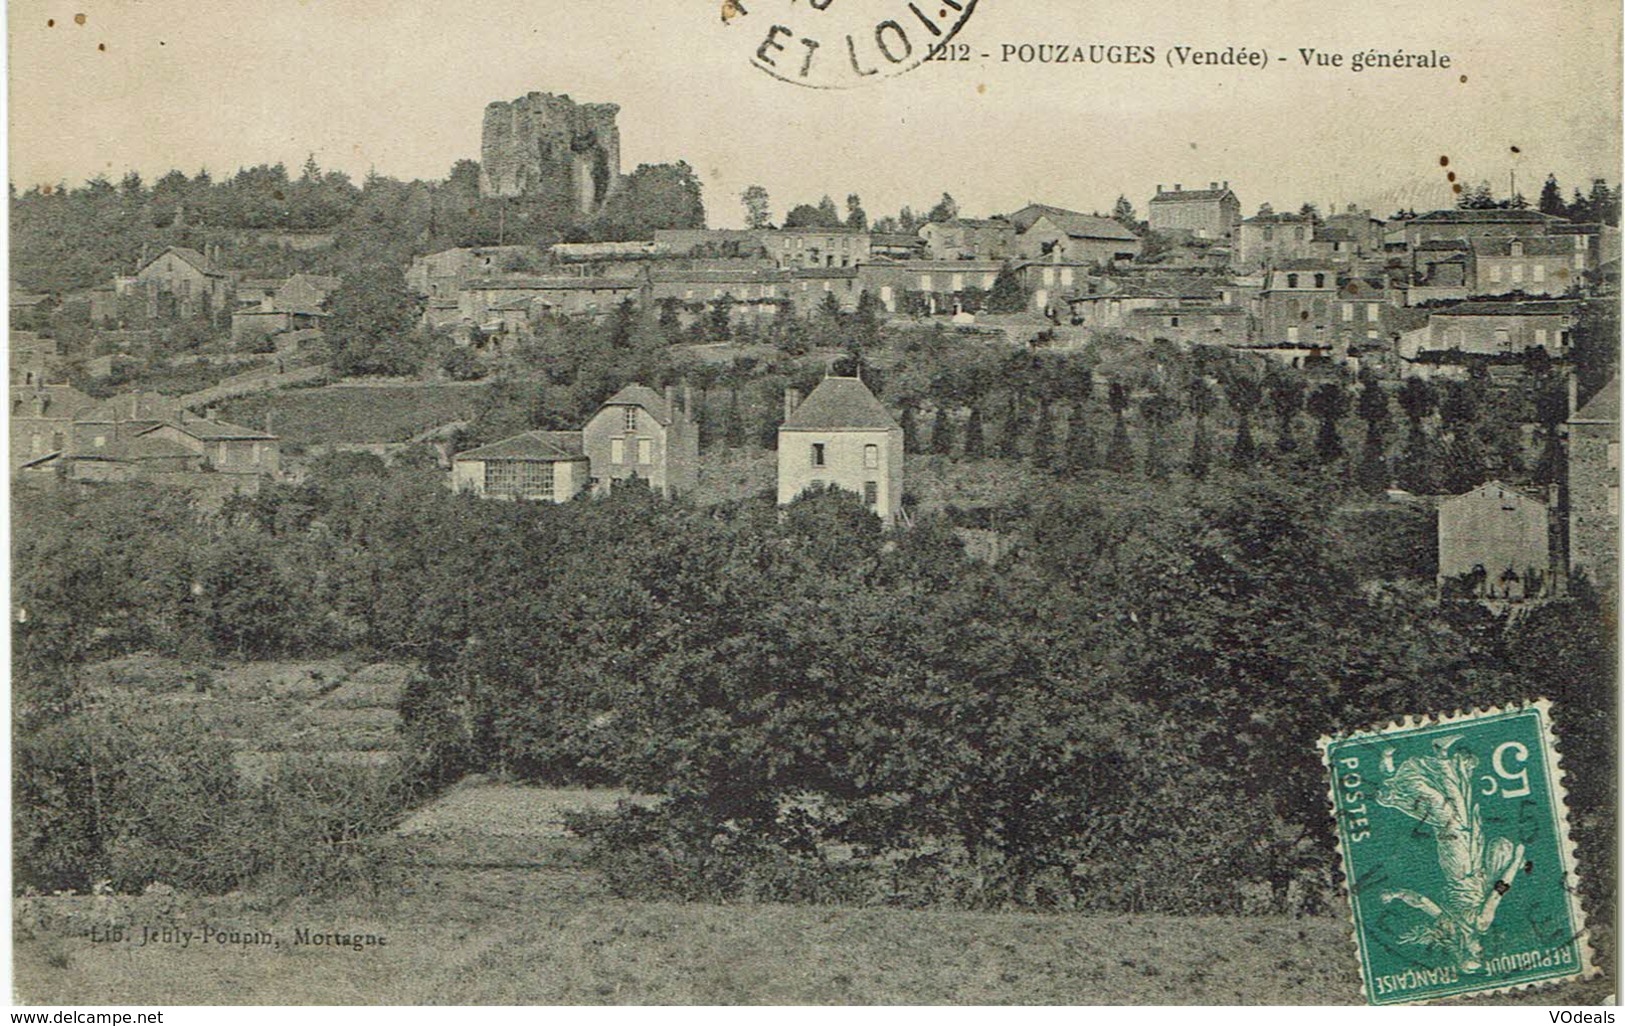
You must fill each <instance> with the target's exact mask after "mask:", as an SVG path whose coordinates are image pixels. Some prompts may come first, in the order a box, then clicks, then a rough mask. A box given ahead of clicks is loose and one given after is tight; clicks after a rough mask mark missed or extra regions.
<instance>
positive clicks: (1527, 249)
mask: <svg viewBox="0 0 1625 1026" xmlns="http://www.w3.org/2000/svg"><path fill="white" fill-rule="evenodd" d="M1514 242H1521V243H1523V255H1524V256H1573V255H1574V252H1575V250H1574V237H1573V236H1572V235H1555V236H1542V235H1536V236H1534V237H1532V238H1528V239H1522V238H1518V237H1516V236H1512V235H1494V236H1485V235H1480V236H1478V237H1477V238H1475V239H1473V252H1475V253H1480V254H1483V255H1485V256H1511V255H1512V244H1513V243H1514Z"/></svg>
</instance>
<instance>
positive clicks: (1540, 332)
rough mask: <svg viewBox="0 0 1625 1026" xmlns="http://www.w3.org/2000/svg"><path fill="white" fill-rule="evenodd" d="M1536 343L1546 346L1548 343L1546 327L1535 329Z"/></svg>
mask: <svg viewBox="0 0 1625 1026" xmlns="http://www.w3.org/2000/svg"><path fill="white" fill-rule="evenodd" d="M1535 345H1537V346H1545V345H1546V329H1545V328H1536V329H1535Z"/></svg>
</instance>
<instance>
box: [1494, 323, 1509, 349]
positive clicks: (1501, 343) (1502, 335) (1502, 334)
mask: <svg viewBox="0 0 1625 1026" xmlns="http://www.w3.org/2000/svg"><path fill="white" fill-rule="evenodd" d="M1495 346H1496V348H1497V349H1511V348H1512V332H1511V331H1510V330H1508V329H1506V328H1496V329H1495Z"/></svg>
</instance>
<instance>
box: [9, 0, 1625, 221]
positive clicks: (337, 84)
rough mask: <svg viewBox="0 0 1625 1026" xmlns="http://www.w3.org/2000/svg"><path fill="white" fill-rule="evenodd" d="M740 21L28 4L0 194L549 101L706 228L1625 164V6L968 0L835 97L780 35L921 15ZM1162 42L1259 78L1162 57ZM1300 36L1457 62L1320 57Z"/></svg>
mask: <svg viewBox="0 0 1625 1026" xmlns="http://www.w3.org/2000/svg"><path fill="white" fill-rule="evenodd" d="M739 5H740V6H741V7H744V8H746V10H747V13H746V14H745V15H743V16H738V17H734V18H732V19H731V20H730V21H728V22H727V23H724V20H723V18H722V17H721V16H720V9H721V7H722V0H590V2H589V0H526V2H518V0H457V2H445V0H391V2H389V3H384V2H381V0H206V2H205V0H116V2H108V0H61V2H59V0H14V2H12V3H10V4H9V5H8V6H7V18H8V57H9V62H8V65H9V67H8V74H9V86H10V100H11V105H10V109H9V110H8V121H9V129H10V131H9V143H8V154H9V167H8V178H9V179H10V181H11V182H13V183H14V184H16V185H17V186H18V187H19V188H21V189H26V188H28V187H30V186H32V185H36V184H55V183H58V182H63V181H65V182H67V183H69V184H70V185H76V184H79V183H81V182H83V181H84V180H86V179H89V178H90V177H92V176H94V175H96V174H98V173H102V174H106V175H107V176H108V177H110V178H112V179H114V180H117V179H118V178H119V177H120V176H122V175H123V174H124V172H126V171H128V170H135V171H138V172H139V173H140V174H141V175H142V176H143V177H144V178H145V179H146V180H147V181H149V182H150V181H153V180H155V179H156V178H157V177H158V176H159V175H161V174H163V173H164V172H165V171H166V170H169V169H170V168H173V167H178V168H180V169H182V170H184V171H187V172H188V173H194V172H196V171H197V170H198V169H199V168H200V167H206V168H208V169H209V171H210V172H211V174H213V175H214V176H215V177H216V179H217V180H218V179H219V178H220V177H221V176H222V175H224V174H230V173H231V172H234V171H235V170H236V169H237V168H238V167H240V166H244V165H251V164H258V163H262V162H270V163H274V162H277V161H281V162H283V163H285V164H286V165H287V166H288V167H289V169H290V171H292V172H294V173H297V170H298V168H299V166H300V165H301V164H302V163H303V162H304V159H305V157H306V154H307V153H311V152H314V154H315V156H316V159H317V161H318V162H319V163H320V164H321V165H322V166H323V167H324V168H337V169H341V170H344V171H346V172H348V173H349V174H351V175H352V176H354V177H355V178H357V179H358V180H359V179H360V177H361V176H363V175H365V174H366V173H367V171H368V170H369V169H376V170H377V171H378V172H379V173H381V174H387V175H393V176H395V177H399V178H405V179H410V178H426V179H436V178H443V177H444V176H445V174H446V173H447V171H448V169H449V168H450V167H451V165H452V163H453V162H454V161H456V160H458V159H461V158H474V159H478V157H479V149H480V120H481V115H482V112H483V110H484V107H485V105H486V104H487V103H488V102H491V101H493V100H509V99H513V98H515V97H518V96H521V95H523V94H525V93H527V92H532V91H540V92H554V93H568V94H569V95H571V96H572V97H574V98H575V99H576V100H578V101H581V102H589V101H590V102H612V103H618V104H620V106H621V114H620V118H619V125H620V130H621V145H622V161H623V170H627V171H630V170H631V169H632V168H633V167H635V166H636V165H637V164H639V163H644V162H650V163H656V162H664V161H675V160H679V159H681V160H687V161H688V162H689V163H690V164H691V165H693V166H694V167H695V169H696V170H697V171H698V173H699V175H700V179H701V181H702V183H703V185H704V188H705V199H706V206H707V211H708V214H709V219H710V222H711V224H712V225H713V226H718V227H730V226H736V225H738V224H739V223H740V221H741V219H742V217H743V212H742V207H741V204H740V202H739V194H740V193H741V192H742V191H743V190H744V188H745V187H746V186H747V185H750V184H753V183H760V184H762V185H764V186H765V187H766V188H767V189H768V192H769V194H770V196H771V197H772V201H773V206H774V209H775V213H776V216H782V214H783V212H784V210H785V209H786V208H788V207H789V206H791V205H792V204H794V203H797V202H815V201H816V200H817V198H818V197H819V196H821V195H823V194H825V193H829V194H831V195H833V196H834V197H835V199H836V202H837V203H842V202H843V201H844V197H845V195H846V194H847V193H850V192H856V193H858V194H860V195H861V196H862V198H863V204H864V207H865V208H866V209H867V210H868V212H869V213H870V215H871V217H876V216H879V215H881V214H884V213H890V212H895V211H896V210H897V209H898V208H899V207H900V206H902V205H903V204H905V203H906V204H909V205H912V206H913V207H914V208H915V209H916V210H921V211H923V210H924V209H925V208H927V207H929V206H930V205H931V204H932V203H933V202H935V200H936V198H937V197H938V196H939V195H940V194H941V193H942V192H943V191H944V190H946V191H948V192H951V193H952V194H953V195H954V197H955V198H956V199H957V200H958V202H959V205H960V208H961V210H962V211H963V212H965V213H966V214H967V215H987V214H991V213H996V212H1007V211H1010V210H1013V209H1015V208H1017V207H1020V206H1022V205H1024V204H1026V203H1027V202H1029V201H1041V202H1048V203H1052V204H1055V205H1058V206H1065V207H1071V208H1074V209H1082V210H1101V211H1108V210H1109V209H1110V208H1111V205H1112V203H1113V202H1114V200H1115V199H1116V198H1117V196H1118V195H1119V194H1120V193H1121V194H1125V195H1127V196H1128V198H1129V199H1130V201H1131V202H1133V203H1134V205H1135V207H1136V208H1137V210H1138V211H1139V213H1140V214H1141V216H1144V215H1145V212H1146V202H1147V201H1148V200H1149V198H1150V196H1151V195H1152V193H1153V192H1154V190H1155V188H1156V186H1157V184H1158V183H1162V184H1165V185H1168V186H1172V185H1173V184H1174V183H1175V182H1179V183H1181V184H1183V185H1184V186H1185V187H1186V188H1193V187H1202V186H1205V185H1206V184H1207V183H1208V182H1210V181H1219V180H1228V181H1229V183H1230V185H1231V187H1232V188H1233V189H1234V190H1235V191H1236V193H1237V194H1238V196H1239V197H1240V199H1241V203H1242V208H1243V213H1244V214H1251V213H1252V212H1253V211H1255V210H1256V209H1257V207H1258V205H1259V204H1260V203H1264V202H1269V203H1272V204H1273V205H1274V206H1275V207H1276V208H1277V209H1284V208H1289V207H1290V208H1293V209H1296V207H1297V206H1298V205H1299V204H1300V203H1303V202H1306V201H1309V202H1315V203H1317V204H1319V205H1320V207H1321V209H1322V210H1325V209H1326V208H1327V207H1328V205H1331V204H1335V205H1337V206H1339V207H1341V206H1343V205H1344V204H1347V203H1358V204H1360V205H1361V206H1367V207H1370V208H1371V209H1372V210H1373V211H1374V212H1375V213H1376V214H1377V215H1378V216H1385V215H1387V214H1388V213H1391V212H1392V211H1393V210H1394V209H1396V208H1398V207H1400V206H1405V207H1416V208H1419V209H1428V208H1432V207H1438V206H1445V205H1448V204H1449V203H1450V202H1451V193H1450V191H1449V189H1450V185H1449V182H1448V181H1447V180H1446V178H1445V174H1446V171H1447V170H1449V171H1451V172H1454V173H1456V174H1458V175H1459V176H1460V180H1462V181H1464V182H1465V183H1467V184H1468V185H1471V184H1474V183H1477V182H1479V181H1481V180H1489V181H1490V182H1491V184H1492V186H1493V187H1494V188H1495V189H1496V191H1497V193H1501V194H1504V193H1505V191H1506V189H1507V184H1508V179H1509V175H1516V181H1517V185H1518V188H1519V190H1520V191H1522V192H1523V193H1524V194H1525V195H1526V196H1528V197H1529V199H1530V200H1531V201H1533V200H1534V199H1535V197H1536V195H1537V194H1538V192H1539V190H1540V186H1541V183H1542V182H1543V181H1544V179H1545V177H1546V175H1547V173H1548V172H1555V173H1556V174H1557V176H1558V178H1559V180H1560V181H1561V182H1562V183H1563V184H1564V188H1565V192H1568V191H1570V190H1571V189H1572V187H1573V186H1574V185H1576V184H1580V185H1582V186H1588V185H1589V182H1590V180H1591V178H1593V177H1596V176H1601V177H1606V178H1607V179H1608V180H1609V181H1610V182H1616V181H1618V180H1619V178H1620V165H1621V157H1620V146H1621V121H1620V57H1619V54H1620V6H1619V4H1618V3H1617V2H1605V0H1571V2H1567V3H1564V2H1561V0H1559V2H1555V3H1554V2H1551V0H1546V2H1541V3H1536V2H1532V0H1496V2H1494V3H1488V2H1485V0H1431V2H1428V3H1417V2H1415V0H1402V2H1396V0H1361V2H1359V3H1351V2H1347V0H1323V2H1321V3H1310V2H1302V0H1295V2H1290V3H1288V2H1273V3H1271V2H1263V3H1260V2H1251V3H1240V2H1231V0H1208V2H1200V3H1198V2H1192V0H1181V2H1177V3H1176V2H1169V0H1084V2H1077V0H1068V2H1060V0H1020V2H1019V4H1018V3H1017V2H1016V0H980V3H979V6H978V7H976V8H975V10H974V13H973V15H972V17H971V18H970V20H969V21H968V22H967V23H966V25H965V26H964V28H963V29H962V31H961V33H960V35H959V37H958V38H959V40H960V41H962V42H965V43H966V44H967V46H968V48H969V49H970V51H971V52H972V53H973V54H974V55H980V54H982V53H987V54H989V55H990V57H989V58H988V59H985V60H984V59H982V58H980V56H977V57H976V59H974V60H972V61H969V62H933V63H928V64H924V65H922V66H920V67H918V68H916V69H914V70H912V71H908V72H906V73H904V74H901V75H897V76H895V77H891V78H885V79H881V80H879V81H872V82H870V83H867V84H865V85H862V86H860V87H857V88H850V89H832V90H818V89H807V88H802V87H799V86H796V85H793V84H790V83H786V82H783V81H779V80H778V79H775V78H772V77H770V76H768V75H766V74H763V73H762V72H761V71H760V70H758V69H756V68H754V67H752V66H751V57H752V55H753V54H754V53H755V52H756V49H757V47H758V46H759V44H760V42H761V41H762V39H763V37H764V36H765V35H766V31H767V29H768V28H769V27H771V25H772V24H774V23H778V22H787V23H790V24H791V25H793V26H794V27H795V28H796V29H797V32H798V34H799V33H800V32H802V31H806V32H808V33H812V34H819V35H824V36H825V37H826V38H827V39H828V40H829V45H828V46H827V47H826V48H824V50H823V52H824V53H839V51H840V49H841V46H840V42H839V41H840V40H841V39H842V38H843V37H842V36H841V35H840V30H839V29H838V28H836V27H835V26H837V25H839V26H841V27H857V26H858V25H860V24H861V25H863V26H864V27H865V28H870V29H871V31H872V26H873V25H874V24H876V23H877V22H878V21H881V20H884V19H885V18H888V17H899V18H901V19H902V20H903V21H907V20H908V10H907V7H908V5H907V4H906V3H905V2H904V0H834V3H833V4H832V5H831V7H830V10H829V11H828V12H822V13H814V12H812V11H810V9H809V8H808V6H807V4H806V3H805V2H798V0H739ZM926 6H928V7H930V6H936V3H935V0H934V2H933V3H929V4H927V5H926ZM76 15H83V19H82V22H83V23H82V24H81V23H80V19H79V18H77V17H76ZM837 15H840V19H837V18H836V16H837ZM819 18H824V19H826V20H825V21H822V22H821V21H819V20H818V19H819ZM910 24H911V25H912V24H913V23H910ZM915 31H916V34H919V33H920V32H922V31H923V30H921V29H919V28H917V27H916V30H915ZM859 38H863V35H862V33H861V32H860V33H859ZM1023 43H1032V44H1038V43H1048V44H1060V43H1064V44H1069V45H1084V46H1087V45H1089V44H1120V45H1123V44H1135V45H1140V46H1152V47H1155V48H1156V52H1157V56H1158V58H1159V62H1158V63H1157V64H1155V65H1150V66H1146V65H1104V64H1101V65H1096V64H1078V63H1068V64H1049V65H1038V64H1033V65H1024V64H1021V63H1019V62H1004V61H1001V60H1000V59H999V58H1000V55H1001V54H1002V53H1003V48H1004V46H1005V45H1006V44H1010V45H1020V44H1023ZM1173 46H1192V47H1196V48H1198V49H1223V48H1226V47H1231V46H1235V47H1248V48H1255V49H1260V48H1261V49H1263V50H1265V51H1266V52H1267V53H1268V54H1269V56H1270V61H1269V64H1268V66H1267V67H1265V68H1263V69H1256V68H1241V69H1238V68H1225V67H1211V68H1210V67H1201V68H1195V67H1185V68H1177V67H1169V66H1168V65H1167V64H1166V63H1164V62H1163V57H1164V54H1165V53H1166V52H1167V51H1168V49H1169V48H1170V47H1173ZM102 47H105V49H103V48H102ZM1299 47H1314V48H1316V49H1318V50H1320V51H1322V52H1343V53H1345V54H1350V53H1352V52H1354V51H1356V50H1358V51H1361V52H1364V51H1367V50H1370V49H1373V48H1376V49H1380V50H1386V51H1390V52H1391V51H1393V50H1396V49H1400V48H1403V49H1404V50H1406V51H1407V52H1412V53H1415V52H1426V51H1429V50H1437V51H1439V52H1443V53H1448V54H1449V55H1450V56H1451V58H1452V64H1451V67H1450V68H1449V69H1448V70H1435V69H1393V70H1377V71H1367V72H1361V73H1354V72H1352V71H1350V70H1348V68H1347V66H1346V64H1345V66H1344V67H1342V68H1313V69H1311V68H1305V67H1303V65H1302V61H1301V58H1300V57H1299V56H1298V53H1297V50H1298V48H1299ZM1278 56H1284V57H1288V58H1289V59H1288V60H1287V61H1279V60H1277V59H1276V58H1277V57H1278ZM1345 59H1346V58H1345ZM1463 78H1465V81H1463ZM1442 157H1443V158H1448V161H1449V166H1448V169H1447V168H1445V167H1444V166H1442V165H1441V158H1442Z"/></svg>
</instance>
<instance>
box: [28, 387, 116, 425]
mask: <svg viewBox="0 0 1625 1026" xmlns="http://www.w3.org/2000/svg"><path fill="white" fill-rule="evenodd" d="M37 398H44V399H45V410H44V411H43V413H42V416H45V417H52V418H64V417H75V416H78V415H79V414H80V413H81V412H83V411H85V410H88V409H90V408H91V407H93V406H95V405H96V400H94V399H92V398H91V397H90V396H88V395H86V394H85V393H83V392H81V391H79V390H78V389H77V388H74V387H73V386H72V385H35V386H33V387H32V388H29V387H23V388H13V389H12V390H11V402H12V406H13V407H16V406H17V404H19V403H24V402H27V401H29V400H32V399H37ZM23 415H24V414H17V413H14V414H12V416H14V417H15V416H23Z"/></svg>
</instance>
